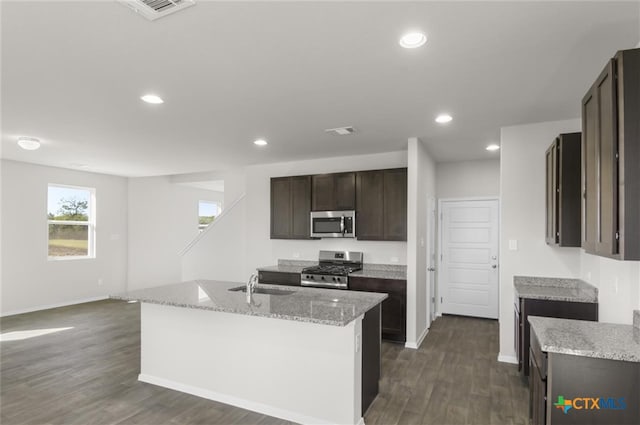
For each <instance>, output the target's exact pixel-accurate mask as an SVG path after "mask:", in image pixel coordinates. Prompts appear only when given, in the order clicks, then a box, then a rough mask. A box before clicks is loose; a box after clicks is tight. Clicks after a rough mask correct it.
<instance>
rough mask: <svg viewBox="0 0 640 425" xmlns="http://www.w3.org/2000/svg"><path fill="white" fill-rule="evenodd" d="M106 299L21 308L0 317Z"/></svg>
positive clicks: (89, 299) (5, 312)
mask: <svg viewBox="0 0 640 425" xmlns="http://www.w3.org/2000/svg"><path fill="white" fill-rule="evenodd" d="M107 298H109V297H108V296H106V295H101V296H99V297H91V298H84V299H81V300H73V301H65V302H62V303H56V304H47V305H41V306H38V307H29V308H22V309H19V310H13V311H3V312H1V313H0V317H7V316H15V315H16V314H24V313H32V312H34V311H41V310H49V309H51V308H58V307H66V306H69V305H75V304H84V303H90V302H93V301H101V300H106V299H107Z"/></svg>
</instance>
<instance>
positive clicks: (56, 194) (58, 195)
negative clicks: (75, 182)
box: [47, 186, 91, 216]
mask: <svg viewBox="0 0 640 425" xmlns="http://www.w3.org/2000/svg"><path fill="white" fill-rule="evenodd" d="M90 199H91V192H89V191H88V190H85V189H76V188H72V187H61V186H49V197H48V202H47V213H49V214H53V215H54V216H56V215H58V212H59V211H60V207H61V206H62V203H63V200H67V201H70V200H76V201H87V205H91V203H90ZM86 212H87V213H89V211H86Z"/></svg>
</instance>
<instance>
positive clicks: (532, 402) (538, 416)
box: [529, 355, 547, 425]
mask: <svg viewBox="0 0 640 425" xmlns="http://www.w3.org/2000/svg"><path fill="white" fill-rule="evenodd" d="M529 358H530V359H531V376H530V378H529V417H530V419H531V425H545V423H546V413H547V383H546V382H545V381H544V380H543V379H542V377H541V374H540V368H539V367H538V365H537V364H536V362H535V360H534V357H533V356H532V355H530V356H529Z"/></svg>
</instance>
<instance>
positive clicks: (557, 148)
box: [546, 133, 581, 247]
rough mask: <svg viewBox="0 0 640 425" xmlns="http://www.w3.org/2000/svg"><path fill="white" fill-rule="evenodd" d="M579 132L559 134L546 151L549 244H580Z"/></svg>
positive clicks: (547, 230)
mask: <svg viewBox="0 0 640 425" xmlns="http://www.w3.org/2000/svg"><path fill="white" fill-rule="evenodd" d="M580 152H581V137H580V133H567V134H561V135H559V136H558V137H557V138H556V139H555V140H554V142H553V143H552V144H551V146H550V147H549V149H547V152H546V175H547V178H546V207H547V216H546V241H547V244H549V245H558V246H573V247H578V246H580V244H581V237H580V235H581V233H580V208H581V198H580V192H581V191H580V161H581V156H580V155H581V154H580Z"/></svg>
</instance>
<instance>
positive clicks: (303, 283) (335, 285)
mask: <svg viewBox="0 0 640 425" xmlns="http://www.w3.org/2000/svg"><path fill="white" fill-rule="evenodd" d="M300 286H308V287H312V288H331V289H347V284H346V283H329V282H322V283H321V282H308V281H305V280H302V281H300Z"/></svg>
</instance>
